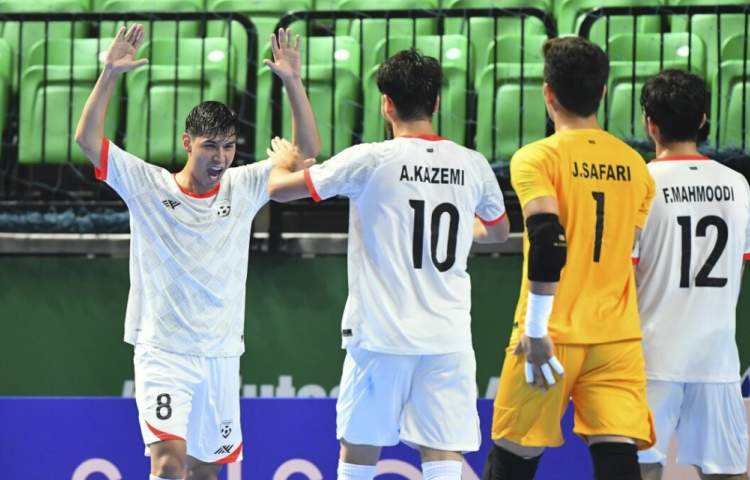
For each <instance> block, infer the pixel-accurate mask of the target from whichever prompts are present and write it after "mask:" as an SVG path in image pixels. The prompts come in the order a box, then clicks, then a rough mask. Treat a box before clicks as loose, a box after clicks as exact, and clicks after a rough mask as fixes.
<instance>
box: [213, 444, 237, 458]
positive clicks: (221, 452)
mask: <svg viewBox="0 0 750 480" xmlns="http://www.w3.org/2000/svg"><path fill="white" fill-rule="evenodd" d="M232 447H234V444H232V445H222V446H221V447H219V449H218V450H216V451H215V452H214V455H224V454H228V453H232Z"/></svg>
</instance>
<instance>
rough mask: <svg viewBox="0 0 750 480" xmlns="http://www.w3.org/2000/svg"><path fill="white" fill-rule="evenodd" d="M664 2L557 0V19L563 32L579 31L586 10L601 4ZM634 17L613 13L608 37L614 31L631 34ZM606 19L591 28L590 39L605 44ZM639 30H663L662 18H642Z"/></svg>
mask: <svg viewBox="0 0 750 480" xmlns="http://www.w3.org/2000/svg"><path fill="white" fill-rule="evenodd" d="M661 4H663V0H607V2H606V3H605V2H603V1H602V0H557V1H555V18H557V29H558V32H559V33H560V34H578V32H579V30H580V27H581V23H582V22H583V19H584V17H585V15H586V13H588V12H590V11H592V10H595V9H597V8H599V7H603V6H607V7H638V6H647V7H653V6H657V5H661ZM634 21H635V17H631V16H624V15H623V16H613V17H610V21H609V36H610V37H611V36H613V35H614V34H615V33H625V32H627V33H632V32H633V22H634ZM606 23H607V22H606V19H604V18H602V19H599V20H597V21H596V22H595V23H594V24H593V25H592V28H591V32H590V34H589V39H590V40H591V41H592V42H594V43H596V44H598V45H604V43H605V42H606V36H607V32H606V30H607V27H606ZM636 31H637V33H647V32H660V31H661V20H660V18H659V17H658V16H656V15H648V16H643V17H640V18H639V19H638V21H637V24H636Z"/></svg>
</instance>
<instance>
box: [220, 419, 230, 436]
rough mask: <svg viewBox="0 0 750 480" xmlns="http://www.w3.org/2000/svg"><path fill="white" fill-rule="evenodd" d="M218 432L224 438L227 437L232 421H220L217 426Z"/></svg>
mask: <svg viewBox="0 0 750 480" xmlns="http://www.w3.org/2000/svg"><path fill="white" fill-rule="evenodd" d="M219 432H220V433H221V436H222V437H224V438H227V437H228V436H229V435H231V434H232V421H231V420H230V421H228V422H221V425H220V426H219Z"/></svg>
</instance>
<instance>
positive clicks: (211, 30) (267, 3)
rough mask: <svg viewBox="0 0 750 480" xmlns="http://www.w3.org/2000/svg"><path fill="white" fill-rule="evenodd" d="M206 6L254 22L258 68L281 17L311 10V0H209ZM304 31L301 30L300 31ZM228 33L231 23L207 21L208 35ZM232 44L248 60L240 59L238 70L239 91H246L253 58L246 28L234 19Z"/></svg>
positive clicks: (267, 56)
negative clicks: (249, 50)
mask: <svg viewBox="0 0 750 480" xmlns="http://www.w3.org/2000/svg"><path fill="white" fill-rule="evenodd" d="M206 8H207V9H208V10H209V11H213V12H237V13H239V14H242V15H245V16H247V17H249V18H250V20H251V21H252V22H253V25H255V31H256V34H257V38H258V48H257V52H258V57H257V59H256V62H257V65H258V68H263V66H262V63H261V62H262V60H263V59H264V58H270V57H271V42H270V41H269V37H270V35H271V33H272V32H273V31H274V29H275V27H276V25H277V24H278V22H279V20H280V19H281V17H283V16H284V15H285V14H286V13H287V12H292V11H305V10H312V0H253V1H251V2H248V1H247V0H207V3H206ZM298 33H302V32H298ZM228 35H229V24H228V22H226V21H224V20H216V21H211V22H209V23H208V36H209V37H226V36H228ZM231 35H232V45H234V47H235V48H236V49H237V55H238V58H246V59H248V61H247V62H240V63H239V65H238V66H239V69H238V71H237V75H238V77H237V78H238V81H239V82H238V84H237V85H236V87H237V90H244V89H245V85H246V79H247V68H248V63H249V62H250V59H249V58H248V55H247V50H248V45H249V44H248V39H247V34H246V33H245V29H244V27H243V26H242V25H241V24H240V23H238V22H234V23H233V24H232V32H231Z"/></svg>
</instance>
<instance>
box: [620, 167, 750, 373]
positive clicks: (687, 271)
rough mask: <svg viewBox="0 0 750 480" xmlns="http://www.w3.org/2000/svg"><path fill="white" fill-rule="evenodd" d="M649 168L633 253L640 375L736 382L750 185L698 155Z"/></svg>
mask: <svg viewBox="0 0 750 480" xmlns="http://www.w3.org/2000/svg"><path fill="white" fill-rule="evenodd" d="M648 168H649V170H650V171H651V173H652V175H653V176H654V179H655V180H656V192H657V193H656V199H655V200H654V205H653V209H652V211H651V215H650V216H649V218H648V221H647V222H646V227H645V229H644V230H643V232H642V233H641V239H640V242H639V246H638V249H637V250H636V253H635V255H634V257H635V262H637V263H638V266H637V269H638V302H639V304H640V311H641V321H642V324H643V348H644V354H645V356H646V375H647V377H648V378H649V379H651V380H662V381H673V382H733V381H738V380H739V371H740V364H739V357H738V353H737V345H736V343H735V322H736V318H735V309H736V306H737V298H738V296H739V292H740V284H741V281H742V263H743V258H744V259H748V258H750V187H748V183H747V180H745V177H743V176H742V175H741V174H739V173H737V172H735V171H733V170H731V169H729V168H728V167H725V166H723V165H721V164H720V163H718V162H715V161H713V160H709V159H707V158H705V157H700V156H692V157H680V158H677V157H675V158H670V159H664V160H657V161H652V162H651V163H650V164H649V165H648Z"/></svg>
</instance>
